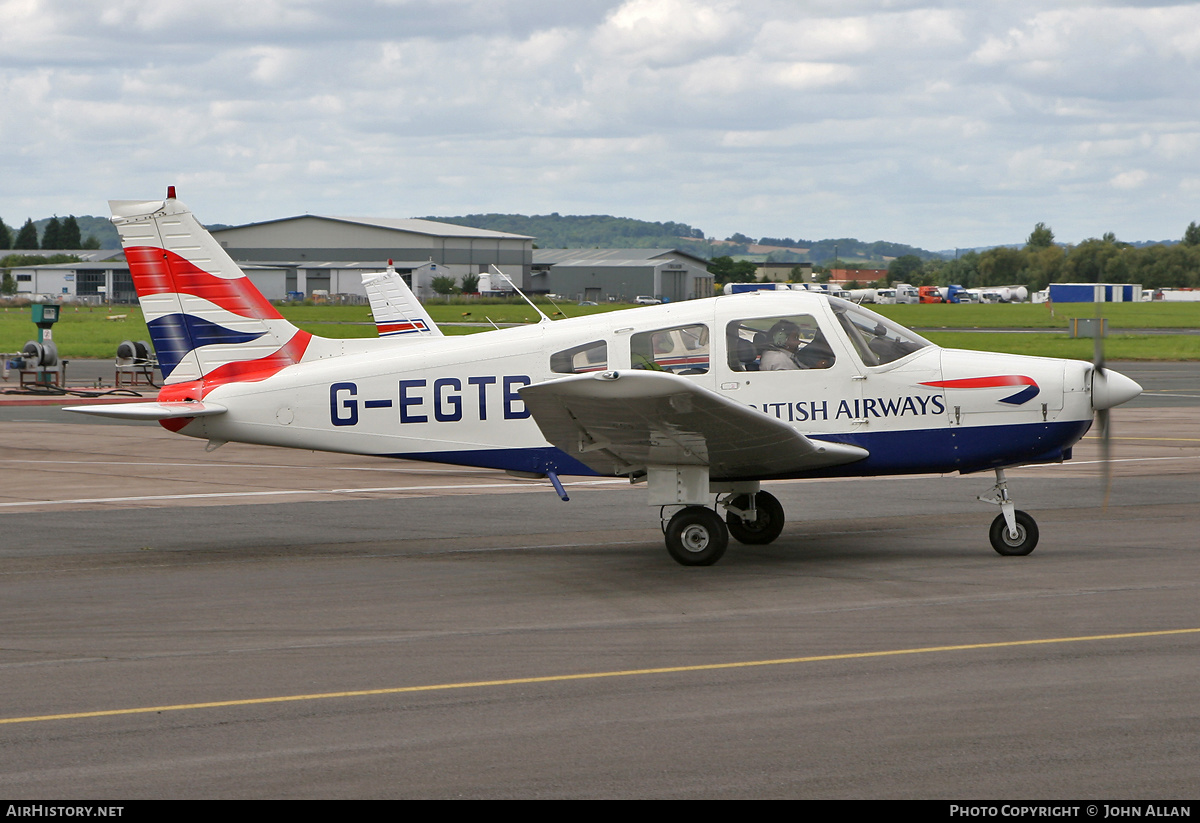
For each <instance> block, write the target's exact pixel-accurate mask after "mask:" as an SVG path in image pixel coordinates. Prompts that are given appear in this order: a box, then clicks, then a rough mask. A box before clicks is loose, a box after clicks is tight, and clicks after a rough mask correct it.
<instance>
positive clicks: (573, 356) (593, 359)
mask: <svg viewBox="0 0 1200 823" xmlns="http://www.w3.org/2000/svg"><path fill="white" fill-rule="evenodd" d="M606 368H608V344H607V343H605V342H604V341H603V340H597V341H596V342H594V343H584V344H583V345H582V346H575V347H574V348H571V349H564V350H563V351H560V352H555V353H554V354H552V355H550V371H552V372H554V373H555V374H583V373H585V372H593V371H604V369H606Z"/></svg>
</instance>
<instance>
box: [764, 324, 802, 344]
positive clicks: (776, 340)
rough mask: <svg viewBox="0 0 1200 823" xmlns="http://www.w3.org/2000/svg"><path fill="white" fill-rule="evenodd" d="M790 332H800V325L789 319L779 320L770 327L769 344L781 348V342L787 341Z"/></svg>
mask: <svg viewBox="0 0 1200 823" xmlns="http://www.w3.org/2000/svg"><path fill="white" fill-rule="evenodd" d="M792 334H797V335H798V334H800V327H799V326H797V325H796V324H795V323H793V322H791V321H790V320H780V321H779V322H778V323H776V324H775V325H774V326H772V327H771V345H772V346H774V347H775V348H777V349H782V348H783V344H784V343H786V342H787V339H788V337H790V336H791V335H792Z"/></svg>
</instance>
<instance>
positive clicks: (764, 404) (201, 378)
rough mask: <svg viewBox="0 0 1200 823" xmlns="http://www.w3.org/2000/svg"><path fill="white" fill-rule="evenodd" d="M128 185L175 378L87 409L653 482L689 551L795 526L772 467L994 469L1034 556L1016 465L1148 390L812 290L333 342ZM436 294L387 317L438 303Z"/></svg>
mask: <svg viewBox="0 0 1200 823" xmlns="http://www.w3.org/2000/svg"><path fill="white" fill-rule="evenodd" d="M110 205H111V207H112V213H113V222H114V223H115V224H116V225H117V228H118V229H119V231H120V233H121V240H122V243H123V244H124V246H125V249H126V255H127V259H128V260H129V263H130V271H131V273H132V275H133V280H134V285H135V287H136V288H137V291H138V296H139V298H140V300H141V303H142V307H143V310H144V311H145V315H146V320H147V323H148V325H149V327H150V333H151V335H152V337H153V340H154V345H155V349H156V351H157V353H158V357H159V363H160V365H161V368H162V371H163V375H164V386H163V388H162V390H161V391H160V393H159V396H158V401H157V402H154V403H135V404H122V405H112V406H84V407H78V408H74V409H71V411H78V412H83V413H87V414H98V415H105V416H109V417H117V418H126V419H130V418H133V419H146V420H158V421H160V422H161V423H162V424H163V425H164V426H167V427H168V428H170V429H171V430H173V431H178V432H179V433H181V434H185V435H189V436H192V437H198V438H202V439H205V440H208V441H209V442H210V445H219V444H221V443H224V442H227V441H235V442H243V443H258V444H265V445H272V446H286V447H292V448H301V449H318V450H324V451H332V452H344V453H351V454H367V455H378V456H381V457H396V458H405V459H410V460H425V461H432V462H440V463H452V464H459V465H466V466H478V467H487V468H496V469H505V470H508V471H510V472H512V473H515V474H518V475H522V476H536V477H544V478H548V479H549V481H550V482H551V483H552V484H553V485H554V487H555V489H556V490H557V491H558V493H559V494H560V495H561V496H562V498H563V499H564V500H566V499H567V495H566V493H565V491H564V490H563V487H562V484H561V482H560V480H559V476H560V475H603V476H617V477H627V478H629V479H630V480H631V481H632V482H635V483H638V482H643V481H644V482H645V483H646V488H647V492H648V494H647V497H648V502H649V504H650V505H651V506H659V507H663V508H662V509H661V511H662V512H664V518H665V514H666V513H668V512H669V513H672V516H671V517H670V518H669V520H668V521H667V522H666V524H665V529H664V531H665V534H666V543H667V548H668V550H669V552H670V553H671V556H672V557H674V558H675V559H676V560H677V561H678V562H680V563H682V564H684V565H708V564H711V563H714V562H716V561H717V560H718V559H719V558H720V557H721V555H722V554H723V553H724V551H725V548H726V546H727V544H728V540H729V536H730V534H732V535H733V537H734V538H735V539H737V540H738V541H740V542H742V543H747V544H756V543H757V544H763V543H770V542H771V541H773V540H774V539H775V538H776V537H778V536H779V534H780V532H781V531H782V529H783V523H784V513H783V508H782V507H781V505H780V504H779V502H778V501H777V500H776V499H775V497H774V496H772V495H771V494H769V493H768V492H766V491H763V490H762V489H761V486H760V484H761V481H763V480H769V479H778V478H801V477H851V476H854V477H870V476H878V475H888V474H915V473H938V474H941V473H947V472H955V471H957V472H961V473H969V472H978V471H985V470H987V471H994V472H995V474H996V483H995V486H994V488H993V489H992V492H991V493H990V494H989V495H986V496H984V497H981V498H980V499H981V500H985V501H986V502H991V503H995V504H997V505H999V506H1000V514H999V515H997V517H996V519H995V521H994V522H993V524H992V528H991V532H990V538H991V542H992V545H993V548H995V550H996V551H997V552H999V553H1000V554H1006V555H1013V554H1017V555H1019V554H1028V553H1029V552H1030V551H1032V550H1033V548H1034V546H1035V545H1036V544H1037V540H1038V532H1037V525H1036V523H1035V522H1034V521H1033V518H1031V517H1030V516H1029V515H1028V514H1026V513H1025V512H1022V511H1017V510H1016V508H1015V506H1014V504H1013V502H1012V500H1011V498H1010V497H1009V494H1008V486H1007V482H1006V479H1005V475H1004V470H1005V469H1006V468H1010V467H1013V466H1020V465H1024V464H1029V463H1045V462H1055V461H1062V460H1066V459H1069V458H1070V456H1071V447H1072V446H1073V445H1074V444H1075V443H1076V442H1078V441H1079V439H1080V438H1081V437H1083V435H1084V433H1085V432H1086V431H1087V430H1088V428H1089V427H1090V426H1091V424H1092V419H1093V415H1094V413H1096V412H1097V411H1099V410H1104V409H1108V408H1111V407H1112V406H1116V405H1119V404H1120V403H1124V402H1126V401H1128V400H1130V399H1132V398H1133V397H1136V396H1137V395H1138V394H1139V393H1140V392H1141V387H1139V386H1138V385H1137V384H1136V383H1135V382H1133V381H1132V380H1130V379H1129V378H1127V377H1125V376H1123V375H1121V374H1118V373H1116V372H1113V371H1110V370H1104V369H1101V368H1095V367H1093V366H1092V365H1091V364H1089V363H1084V362H1078V361H1073V360H1058V359H1049V358H1039V357H1022V356H1016V355H1007V354H989V353H981V352H973V351H957V350H953V349H942V348H940V347H938V346H935V345H933V344H932V343H930V342H929V341H927V340H925V339H923V338H921V337H920V336H918V335H916V334H914V333H913V332H911V331H909V330H907V329H905V328H903V327H902V326H898V325H896V324H894V323H892V322H891V321H889V320H887V319H886V318H884V317H882V316H880V315H877V314H875V313H873V312H871V311H868V310H866V309H864V308H862V307H860V306H856V305H854V304H852V303H850V302H848V301H845V300H840V299H838V298H831V297H826V296H824V295H821V294H816V293H810V292H794V291H788V292H781V291H773V292H758V293H751V294H745V295H734V296H728V297H716V298H712V299H703V300H690V301H686V302H683V303H670V304H666V305H660V306H648V307H645V308H636V309H628V310H624V311H616V312H611V313H608V314H601V315H594V316H592V317H586V318H576V319H568V320H559V321H556V322H553V323H551V322H542V323H540V324H537V325H532V326H523V327H518V328H510V329H499V330H496V331H489V332H483V333H479V334H474V335H466V336H460V337H443V336H440V334H437V333H419V334H410V335H404V336H402V337H393V338H390V339H373V340H331V339H326V338H321V337H316V336H312V335H309V334H307V333H305V332H303V331H301V330H299V329H297V328H296V327H295V326H293V325H292V324H291V323H289V322H288V321H287V320H285V319H283V318H282V317H281V316H280V315H279V313H278V312H277V311H276V310H275V309H274V307H272V306H271V305H270V304H269V303H267V301H266V300H265V299H264V298H263V297H262V295H261V294H260V293H259V292H258V291H257V290H256V289H255V288H254V286H253V285H252V284H251V283H250V281H249V279H247V278H246V277H245V275H244V273H243V272H242V271H241V269H239V268H238V266H237V265H236V264H235V263H234V261H233V260H232V259H231V258H230V257H229V256H228V255H227V254H226V253H225V251H224V250H223V249H222V248H221V247H220V245H219V244H218V243H216V242H215V241H214V240H213V238H212V237H211V236H210V235H209V234H208V232H207V231H205V229H204V228H203V226H201V225H200V223H199V222H197V220H196V219H195V217H194V216H193V215H192V213H191V212H190V211H189V210H188V209H187V207H186V206H184V205H183V204H182V203H181V202H180V201H179V200H177V199H175V196H174V190H173V189H172V190H170V191H169V192H168V196H167V198H166V199H165V200H154V201H149V202H141V201H112V202H111V203H110ZM385 280H386V278H385ZM373 302H374V304H375V305H376V306H379V305H384V304H386V303H387V300H376V301H373ZM414 302H415V301H414ZM417 308H418V309H419V308H420V307H419V304H417ZM415 311H416V310H415V309H414V310H413V311H406V312H402V313H401V316H398V317H395V318H379V319H380V320H381V321H384V320H393V319H394V320H403V321H405V322H407V321H412V320H419V321H421V322H425V319H426V318H427V315H426V314H425V313H424V311H423V309H420V316H418V315H417V314H415V313H414V312H415ZM428 322H429V324H430V326H432V321H428ZM381 325H382V322H381ZM431 331H434V332H435V331H436V326H433V327H432V329H431ZM1014 387H1016V388H1019V389H1020V391H1017V392H1016V393H1015V394H1014V393H1013V389H1014ZM718 512H723V513H724V517H722V516H721V514H719V513H718Z"/></svg>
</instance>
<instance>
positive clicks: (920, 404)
mask: <svg viewBox="0 0 1200 823" xmlns="http://www.w3.org/2000/svg"><path fill="white" fill-rule="evenodd" d="M750 406H751V408H755V409H758V410H759V411H761V412H765V413H767V414H770V415H774V416H775V417H778V418H779V419H780V420H786V421H788V422H789V423H805V422H808V421H811V420H841V419H842V418H846V419H848V420H862V419H864V418H867V417H904V416H905V415H908V416H912V417H921V416H923V415H929V414H945V413H946V403H945V399H944V398H943V397H942V396H941V395H939V394H929V395H919V394H910V395H908V396H907V397H864V398H861V399H854V400H837V401H834V400H800V401H790V400H789V401H784V402H779V403H758V404H754V403H751V404H750Z"/></svg>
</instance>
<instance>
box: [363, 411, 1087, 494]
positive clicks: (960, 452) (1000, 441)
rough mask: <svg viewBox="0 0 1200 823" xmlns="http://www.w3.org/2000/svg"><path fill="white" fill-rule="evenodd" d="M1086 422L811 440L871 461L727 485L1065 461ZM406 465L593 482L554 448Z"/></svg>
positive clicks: (431, 455) (443, 456)
mask: <svg viewBox="0 0 1200 823" xmlns="http://www.w3.org/2000/svg"><path fill="white" fill-rule="evenodd" d="M1091 425H1092V421H1091V420H1071V421H1067V422H1055V423H1022V424H1017V425H1008V426H961V427H955V428H950V427H946V428H937V429H917V430H914V431H889V432H859V433H855V434H829V435H812V438H813V439H814V440H826V441H830V442H835V443H847V444H849V445H852V446H861V447H862V448H864V449H866V450H867V451H869V452H870V456H869V457H867V458H865V459H863V460H859V461H858V462H855V463H847V464H845V465H842V466H833V467H830V468H826V469H818V470H815V471H803V472H791V473H787V474H779V475H770V476H758V477H753V478H751V477H746V478H716V477H714V478H713V479H722V480H733V479H747V480H749V479H754V480H769V479H787V478H802V477H875V476H879V475H886V474H927V473H942V474H949V473H952V472H962V473H964V474H966V473H969V472H976V471H984V470H987V469H998V468H1004V467H1006V466H1017V465H1021V464H1024V463H1050V462H1057V461H1059V460H1069V459H1070V457H1071V446H1073V445H1074V444H1075V443H1077V442H1079V439H1080V438H1082V437H1083V435H1084V434H1085V433H1086V432H1087V430H1088V429H1089V428H1091ZM383 456H384V457H395V458H401V459H405V460H423V461H427V462H431V463H451V464H454V465H458V466H478V467H480V468H488V469H505V470H509V471H522V472H538V473H542V474H545V473H547V472H551V471H552V472H554V473H555V474H561V475H576V476H596V475H597V474H598V472H595V471H593V470H592V469H590V468H588V467H587V466H585V465H584V464H582V463H580V462H579V461H578V460H576V459H575V458H573V457H571V456H570V455H568V454H566V453H565V452H563V451H561V450H560V449H556V448H554V447H552V446H545V447H542V448H535V449H481V450H473V449H472V450H462V451H442V452H407V453H397V454H387V455H383Z"/></svg>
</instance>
